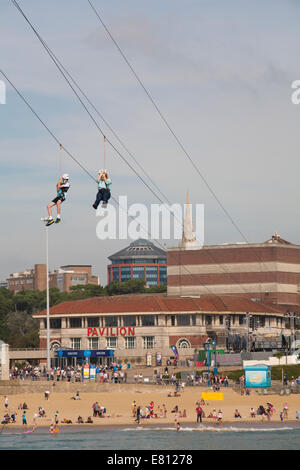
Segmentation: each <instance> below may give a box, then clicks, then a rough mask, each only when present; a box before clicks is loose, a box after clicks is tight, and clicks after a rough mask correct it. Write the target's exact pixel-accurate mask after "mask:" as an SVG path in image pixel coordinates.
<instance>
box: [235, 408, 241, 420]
mask: <svg viewBox="0 0 300 470" xmlns="http://www.w3.org/2000/svg"><path fill="white" fill-rule="evenodd" d="M234 417H235V418H241V415H240V412H239V410H238V409H236V410H235V412H234Z"/></svg>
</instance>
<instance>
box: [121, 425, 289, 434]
mask: <svg viewBox="0 0 300 470" xmlns="http://www.w3.org/2000/svg"><path fill="white" fill-rule="evenodd" d="M295 429H296V428H293V427H289V426H285V427H282V428H281V427H275V428H259V427H243V428H240V427H236V426H223V427H220V428H216V427H214V426H199V427H197V428H193V427H181V428H180V431H179V432H217V433H222V432H278V431H292V430H295ZM121 431H123V432H130V431H131V432H135V431H138V432H144V431H145V432H146V431H173V432H177V429H176V428H175V427H173V426H172V427H153V426H151V427H132V428H124V429H121Z"/></svg>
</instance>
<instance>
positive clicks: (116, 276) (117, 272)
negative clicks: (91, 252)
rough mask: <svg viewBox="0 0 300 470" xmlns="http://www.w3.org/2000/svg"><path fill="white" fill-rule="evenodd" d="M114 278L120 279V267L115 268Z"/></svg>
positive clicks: (115, 279)
mask: <svg viewBox="0 0 300 470" xmlns="http://www.w3.org/2000/svg"><path fill="white" fill-rule="evenodd" d="M113 280H114V281H118V280H119V268H113Z"/></svg>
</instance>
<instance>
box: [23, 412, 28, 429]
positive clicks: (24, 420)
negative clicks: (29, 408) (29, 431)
mask: <svg viewBox="0 0 300 470" xmlns="http://www.w3.org/2000/svg"><path fill="white" fill-rule="evenodd" d="M22 426H23V428H25V429H26V428H27V419H26V411H23V414H22Z"/></svg>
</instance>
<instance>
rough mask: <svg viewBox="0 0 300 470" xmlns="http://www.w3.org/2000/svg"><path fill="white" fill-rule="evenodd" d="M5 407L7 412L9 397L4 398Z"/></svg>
mask: <svg viewBox="0 0 300 470" xmlns="http://www.w3.org/2000/svg"><path fill="white" fill-rule="evenodd" d="M4 406H5V409H6V410H7V408H8V397H7V396H5V397H4Z"/></svg>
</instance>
